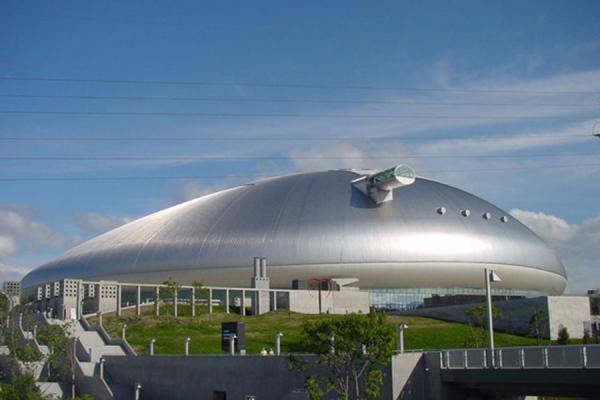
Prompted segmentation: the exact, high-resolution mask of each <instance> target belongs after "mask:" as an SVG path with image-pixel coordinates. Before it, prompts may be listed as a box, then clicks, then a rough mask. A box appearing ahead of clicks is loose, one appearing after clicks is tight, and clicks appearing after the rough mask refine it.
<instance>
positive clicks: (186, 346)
mask: <svg viewBox="0 0 600 400" xmlns="http://www.w3.org/2000/svg"><path fill="white" fill-rule="evenodd" d="M190 340H192V339H190V337H189V336H188V337H186V338H185V342H184V343H183V354H185V355H186V356H189V355H190Z"/></svg>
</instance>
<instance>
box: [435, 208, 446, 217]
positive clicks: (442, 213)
mask: <svg viewBox="0 0 600 400" xmlns="http://www.w3.org/2000/svg"><path fill="white" fill-rule="evenodd" d="M435 211H436V212H437V213H438V214H440V215H444V214H446V207H438V209H437V210H435Z"/></svg>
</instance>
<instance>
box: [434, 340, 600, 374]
mask: <svg viewBox="0 0 600 400" xmlns="http://www.w3.org/2000/svg"><path fill="white" fill-rule="evenodd" d="M492 360H493V361H492ZM440 367H441V368H442V369H485V368H497V369H544V368H576V369H586V368H600V345H570V346H530V347H503V348H499V349H495V350H494V357H493V358H492V357H491V352H490V349H457V350H444V351H441V352H440Z"/></svg>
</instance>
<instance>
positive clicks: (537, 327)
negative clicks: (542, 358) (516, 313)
mask: <svg viewBox="0 0 600 400" xmlns="http://www.w3.org/2000/svg"><path fill="white" fill-rule="evenodd" d="M545 321H546V314H545V313H544V311H543V310H537V311H536V312H534V313H533V314H532V315H531V318H530V319H529V332H530V334H532V335H533V336H534V337H535V339H536V342H537V344H541V342H542V339H543V338H544V322H545Z"/></svg>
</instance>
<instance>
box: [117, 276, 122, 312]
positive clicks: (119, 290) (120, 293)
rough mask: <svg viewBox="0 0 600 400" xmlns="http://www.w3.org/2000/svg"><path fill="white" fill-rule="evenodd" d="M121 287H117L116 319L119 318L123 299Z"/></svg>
mask: <svg viewBox="0 0 600 400" xmlns="http://www.w3.org/2000/svg"><path fill="white" fill-rule="evenodd" d="M122 291H123V287H122V286H121V285H120V284H119V285H117V317H120V316H121V303H122V298H123V293H122Z"/></svg>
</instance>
